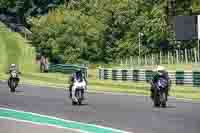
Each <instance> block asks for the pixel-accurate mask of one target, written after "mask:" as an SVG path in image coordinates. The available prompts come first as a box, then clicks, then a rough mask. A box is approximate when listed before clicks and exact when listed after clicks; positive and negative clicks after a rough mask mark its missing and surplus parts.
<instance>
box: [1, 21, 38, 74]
mask: <svg viewBox="0 0 200 133" xmlns="http://www.w3.org/2000/svg"><path fill="white" fill-rule="evenodd" d="M34 58H35V52H34V49H33V48H32V47H31V46H30V45H29V44H28V43H26V40H25V39H24V38H23V37H22V36H20V34H18V33H14V32H9V30H8V28H6V26H5V25H3V24H2V23H0V73H1V74H2V73H4V72H5V71H6V70H7V68H8V66H9V65H10V64H12V63H15V64H17V65H18V67H19V68H20V70H21V71H22V72H24V73H26V72H36V71H37V66H36V64H35V63H34Z"/></svg>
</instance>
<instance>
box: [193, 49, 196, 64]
mask: <svg viewBox="0 0 200 133" xmlns="http://www.w3.org/2000/svg"><path fill="white" fill-rule="evenodd" d="M193 50H194V60H195V63H197V51H196V48H194V49H193Z"/></svg>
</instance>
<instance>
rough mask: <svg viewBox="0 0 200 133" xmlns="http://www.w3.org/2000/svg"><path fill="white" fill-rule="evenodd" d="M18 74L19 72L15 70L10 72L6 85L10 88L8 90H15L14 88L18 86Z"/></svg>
mask: <svg viewBox="0 0 200 133" xmlns="http://www.w3.org/2000/svg"><path fill="white" fill-rule="evenodd" d="M18 74H20V73H18V72H17V71H15V70H14V71H12V72H10V78H9V79H8V86H9V88H10V92H15V89H16V88H17V86H18V83H19V77H18Z"/></svg>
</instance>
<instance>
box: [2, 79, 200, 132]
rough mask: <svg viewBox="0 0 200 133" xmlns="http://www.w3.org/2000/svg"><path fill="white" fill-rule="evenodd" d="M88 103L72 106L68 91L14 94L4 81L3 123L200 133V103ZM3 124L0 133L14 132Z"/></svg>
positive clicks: (98, 98) (141, 99)
mask: <svg viewBox="0 0 200 133" xmlns="http://www.w3.org/2000/svg"><path fill="white" fill-rule="evenodd" d="M86 99H87V100H86V101H85V102H84V104H83V105H81V106H72V105H71V100H70V99H69V97H68V92H67V91H66V90H65V89H59V88H48V87H38V86H30V85H20V86H19V87H18V88H17V92H16V93H10V92H9V88H8V87H7V84H6V83H4V82H0V123H14V124H21V125H22V126H21V127H22V128H23V127H24V128H26V127H28V126H27V125H26V126H23V125H25V124H31V126H32V125H38V129H39V128H41V127H39V126H50V127H56V128H60V129H63V130H64V129H66V131H65V132H69V131H71V132H73V133H76V132H83V133H124V132H132V133H200V103H193V102H191V101H183V100H175V99H171V98H170V99H169V101H168V106H167V108H154V107H153V106H152V101H151V100H150V98H149V97H145V96H134V95H112V94H100V93H99V94H97V93H89V94H87V96H86ZM18 122H21V123H18ZM0 125H1V126H0V127H1V128H0V132H2V131H8V129H6V128H8V127H9V126H5V125H6V124H0ZM31 126H30V125H29V127H31ZM11 127H13V128H14V126H11ZM32 127H34V126H32ZM35 127H37V126H35ZM43 128H45V127H43ZM38 129H37V128H32V129H31V130H35V131H37V132H38V133H40V130H38ZM48 129H49V128H48ZM49 130H51V128H50V129H49ZM41 131H42V130H41ZM51 131H53V129H52V130H51ZM57 132H58V133H60V132H59V131H57ZM63 132H64V131H63ZM10 133H11V132H10ZM41 133H42V132H41Z"/></svg>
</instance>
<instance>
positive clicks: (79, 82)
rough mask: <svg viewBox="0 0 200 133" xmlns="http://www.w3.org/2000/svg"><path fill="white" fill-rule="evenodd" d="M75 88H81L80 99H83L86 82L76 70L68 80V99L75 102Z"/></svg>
mask: <svg viewBox="0 0 200 133" xmlns="http://www.w3.org/2000/svg"><path fill="white" fill-rule="evenodd" d="M77 87H80V88H83V91H82V97H83V99H84V90H86V89H87V80H86V79H85V76H84V74H83V73H82V71H81V70H78V71H76V72H75V73H73V74H72V76H71V78H70V86H69V92H70V98H73V99H74V100H75V101H77V99H76V97H75V92H76V88H77Z"/></svg>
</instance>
